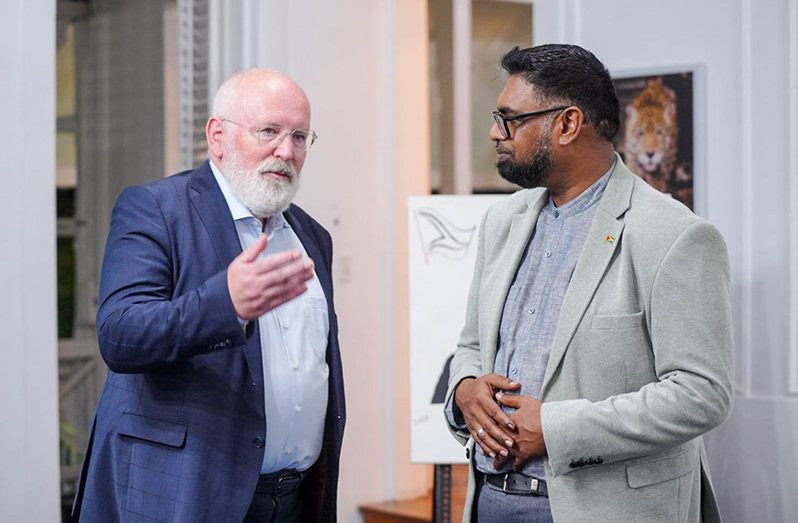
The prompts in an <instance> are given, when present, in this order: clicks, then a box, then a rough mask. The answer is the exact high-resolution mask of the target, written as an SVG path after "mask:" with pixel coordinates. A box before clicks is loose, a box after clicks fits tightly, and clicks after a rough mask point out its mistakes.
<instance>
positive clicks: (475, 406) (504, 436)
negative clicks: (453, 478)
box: [454, 374, 521, 458]
mask: <svg viewBox="0 0 798 523" xmlns="http://www.w3.org/2000/svg"><path fill="white" fill-rule="evenodd" d="M519 387H521V385H520V384H519V383H516V382H514V381H511V380H510V379H509V378H505V377H504V376H499V375H498V374H486V375H485V376H482V377H480V378H466V379H464V380H463V381H461V382H460V384H459V385H458V386H457V389H456V390H455V391H454V401H455V403H457V406H458V407H459V408H460V410H461V411H462V413H463V419H465V422H466V425H468V430H469V431H470V432H471V436H472V437H473V438H474V441H476V442H477V443H479V446H480V447H482V451H483V452H484V453H485V454H486V455H488V456H490V457H492V458H496V455H497V454H501V455H502V456H507V455H508V453H509V450H508V449H509V448H510V447H512V446H513V438H511V437H510V436H509V434H508V432H507V431H506V430H504V429H505V428H506V429H509V430H513V429H514V428H515V425H514V423H513V422H512V421H511V420H510V417H509V416H508V415H507V414H505V413H504V411H502V409H501V407H500V406H499V404H498V403H496V400H495V399H494V396H493V395H494V394H496V392H497V391H502V390H517V389H518V388H519Z"/></svg>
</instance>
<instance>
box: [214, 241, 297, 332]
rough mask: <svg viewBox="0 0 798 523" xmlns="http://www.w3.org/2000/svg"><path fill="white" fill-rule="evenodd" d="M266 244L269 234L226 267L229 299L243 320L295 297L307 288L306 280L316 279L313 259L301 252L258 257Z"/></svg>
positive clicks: (251, 318) (256, 315)
mask: <svg viewBox="0 0 798 523" xmlns="http://www.w3.org/2000/svg"><path fill="white" fill-rule="evenodd" d="M267 243H268V240H267V238H266V235H265V234H264V235H261V237H260V238H258V241H257V242H255V243H254V244H253V245H251V246H250V247H249V248H247V249H246V250H245V251H244V252H242V253H241V254H239V255H238V256H237V257H236V259H234V260H233V261H232V262H230V266H229V267H228V268H227V288H228V289H229V291H230V299H231V300H232V301H233V307H234V308H235V311H236V314H237V315H238V317H239V318H241V319H242V320H254V319H255V318H258V317H259V316H261V315H262V314H264V313H266V312H268V311H270V310H272V309H273V308H275V307H277V306H279V305H282V304H283V303H285V302H287V301H288V300H291V299H293V298H296V297H297V296H299V295H300V294H302V293H303V292H305V291H306V290H307V288H308V287H307V285H306V284H305V282H307V281H308V280H311V279H312V278H313V261H312V260H310V259H308V258H303V257H302V253H301V252H299V251H296V250H292V251H284V252H280V253H277V254H273V255H271V256H266V257H265V258H259V257H258V255H259V254H260V253H261V252H262V251H263V249H265V248H266V244H267Z"/></svg>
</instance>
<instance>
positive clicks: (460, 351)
mask: <svg viewBox="0 0 798 523" xmlns="http://www.w3.org/2000/svg"><path fill="white" fill-rule="evenodd" d="M488 214H490V211H488V212H487V213H486V214H485V216H484V217H483V218H482V224H481V226H480V228H479V240H478V244H477V259H476V263H475V264H474V277H473V278H472V280H471V288H470V290H469V292H468V303H467V305H466V316H465V325H463V330H462V331H461V332H460V338H459V340H458V342H457V350H456V351H455V353H454V357H453V358H452V362H451V364H450V366H449V391H448V392H447V394H446V402H445V404H444V405H445V406H444V416H445V417H446V422H447V425H448V426H449V430H450V432H451V433H452V435H453V436H454V437H455V439H457V440H458V441H459V442H460V443H461V444H463V445H465V444H466V442H467V441H468V438H469V437H470V436H471V435H470V434H469V433H468V429H467V427H465V425H464V424H463V425H457V424H453V423H452V422H455V423H457V421H459V420H458V417H459V418H462V415H460V416H458V413H459V409H458V408H457V405H456V404H455V403H454V391H455V389H456V388H457V385H459V384H460V382H461V381H462V380H464V379H465V378H473V377H477V376H482V375H483V374H485V372H484V371H483V370H482V352H481V348H480V344H479V294H480V292H479V288H480V284H481V280H482V267H483V265H484V263H485V253H484V250H485V227H486V224H487V217H488Z"/></svg>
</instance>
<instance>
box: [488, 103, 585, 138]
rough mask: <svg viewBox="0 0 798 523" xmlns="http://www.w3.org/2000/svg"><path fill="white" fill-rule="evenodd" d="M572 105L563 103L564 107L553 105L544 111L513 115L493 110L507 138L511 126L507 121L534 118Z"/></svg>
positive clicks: (494, 117)
mask: <svg viewBox="0 0 798 523" xmlns="http://www.w3.org/2000/svg"><path fill="white" fill-rule="evenodd" d="M569 107H570V105H563V106H562V107H553V108H551V109H544V110H542V111H534V112H531V113H523V114H514V115H512V116H505V115H503V114H502V113H500V112H499V111H493V119H494V120H495V121H496V125H497V126H498V128H499V130H500V131H501V132H502V136H504V139H505V140H509V139H510V126H509V125H507V122H513V121H515V120H520V119H522V118H532V117H535V116H540V115H541V114H546V113H551V112H554V111H562V110H563V109H568V108H569Z"/></svg>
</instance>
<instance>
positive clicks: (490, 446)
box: [471, 429, 509, 459]
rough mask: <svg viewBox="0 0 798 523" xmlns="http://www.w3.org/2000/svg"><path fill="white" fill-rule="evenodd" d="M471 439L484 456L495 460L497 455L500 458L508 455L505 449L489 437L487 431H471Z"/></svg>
mask: <svg viewBox="0 0 798 523" xmlns="http://www.w3.org/2000/svg"><path fill="white" fill-rule="evenodd" d="M483 430H484V429H483ZM471 437H472V438H474V441H476V442H477V443H478V444H479V446H480V447H481V448H482V452H483V453H484V454H485V455H486V456H490V457H491V458H493V459H495V458H496V456H497V455H500V456H508V455H509V452H508V451H507V449H505V448H504V447H503V446H502V445H500V444H499V443H498V442H497V441H496V440H495V439H493V438H492V437H491V436H490V433H489V432H487V431H484V432H480V431H479V430H476V431H472V432H471Z"/></svg>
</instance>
